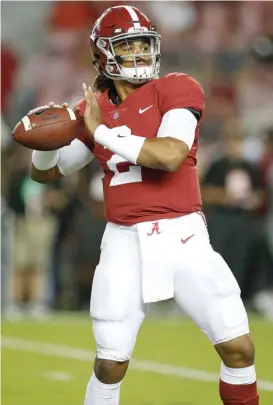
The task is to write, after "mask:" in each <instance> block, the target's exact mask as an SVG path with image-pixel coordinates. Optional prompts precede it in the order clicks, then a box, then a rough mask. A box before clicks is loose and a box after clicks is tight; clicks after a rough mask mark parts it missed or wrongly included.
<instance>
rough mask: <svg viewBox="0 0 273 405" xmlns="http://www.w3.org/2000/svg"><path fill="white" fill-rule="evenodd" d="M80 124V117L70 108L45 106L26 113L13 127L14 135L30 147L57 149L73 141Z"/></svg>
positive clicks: (15, 138)
mask: <svg viewBox="0 0 273 405" xmlns="http://www.w3.org/2000/svg"><path fill="white" fill-rule="evenodd" d="M79 124H80V119H79V117H77V116H76V114H75V112H74V111H73V110H71V109H70V108H66V107H61V106H52V107H50V106H45V107H44V108H42V107H41V108H39V109H36V110H33V111H30V112H29V113H28V114H27V115H25V116H24V117H23V118H22V119H21V121H20V122H18V124H17V125H16V126H15V128H14V129H13V131H12V136H13V139H14V140H15V141H16V142H18V143H19V144H20V145H23V146H25V147H27V148H29V149H35V150H43V151H47V150H55V149H59V148H62V147H63V146H66V145H69V144H70V143H71V142H72V141H73V139H74V138H75V137H76V136H77V129H78V127H79Z"/></svg>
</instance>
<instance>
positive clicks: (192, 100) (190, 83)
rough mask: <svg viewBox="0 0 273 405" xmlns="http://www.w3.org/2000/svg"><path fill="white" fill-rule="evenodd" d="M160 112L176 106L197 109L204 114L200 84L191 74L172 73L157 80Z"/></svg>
mask: <svg viewBox="0 0 273 405" xmlns="http://www.w3.org/2000/svg"><path fill="white" fill-rule="evenodd" d="M157 91H158V102H159V109H160V111H161V114H162V115H164V114H165V113H166V112H168V111H170V110H174V109H177V108H188V109H192V110H197V111H198V112H200V113H201V117H202V116H203V115H204V110H205V97H204V92H203V89H202V87H201V86H200V84H199V83H198V82H197V81H196V80H195V79H194V78H193V77H191V76H188V75H186V74H183V73H172V74H169V75H167V76H164V77H162V78H161V79H159V80H158V82H157Z"/></svg>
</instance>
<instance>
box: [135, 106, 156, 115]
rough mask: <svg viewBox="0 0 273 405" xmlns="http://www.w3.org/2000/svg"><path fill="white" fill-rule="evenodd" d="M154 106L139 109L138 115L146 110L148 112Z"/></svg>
mask: <svg viewBox="0 0 273 405" xmlns="http://www.w3.org/2000/svg"><path fill="white" fill-rule="evenodd" d="M153 106H154V105H149V107H146V108H143V109H142V108H140V109H139V111H138V112H139V114H143V113H144V112H145V111H147V110H149V109H150V108H152V107H153Z"/></svg>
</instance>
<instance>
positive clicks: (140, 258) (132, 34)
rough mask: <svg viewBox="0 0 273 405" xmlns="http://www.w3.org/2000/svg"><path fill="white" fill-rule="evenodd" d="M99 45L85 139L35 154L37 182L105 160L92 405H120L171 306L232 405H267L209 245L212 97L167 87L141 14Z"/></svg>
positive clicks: (114, 20)
mask: <svg viewBox="0 0 273 405" xmlns="http://www.w3.org/2000/svg"><path fill="white" fill-rule="evenodd" d="M90 43H91V54H92V59H93V64H94V66H95V68H96V69H97V70H98V76H97V78H96V80H95V83H94V87H95V89H96V90H97V93H96V94H94V93H93V92H92V89H91V88H90V87H87V86H86V85H83V89H84V99H83V100H82V101H80V102H79V104H78V106H77V107H76V109H75V111H77V113H78V114H79V115H80V116H81V119H82V129H81V133H80V134H79V136H78V138H76V139H75V140H74V141H73V142H72V143H71V145H69V146H65V147H63V148H61V149H60V150H56V151H49V152H39V151H34V152H33V156H32V168H31V176H32V179H34V180H36V181H38V182H50V181H54V180H56V179H58V178H60V177H61V176H63V175H67V174H70V173H72V172H74V171H76V170H79V169H81V168H82V167H84V166H85V165H87V164H88V163H89V162H90V161H91V160H92V159H93V157H94V156H95V157H96V158H97V159H98V160H99V162H100V164H101V167H102V168H103V170H104V178H103V188H104V201H105V213H106V218H107V220H108V224H107V227H106V230H105V233H104V236H103V239H102V242H101V257H100V262H99V265H98V266H97V268H96V271H95V276H94V280H93V287H92V296H91V305H90V313H91V317H92V320H93V331H94V336H95V340H96V344H97V352H96V359H95V364H94V371H93V374H92V376H91V378H90V380H89V383H88V386H87V390H86V397H85V405H118V404H119V395H120V386H121V381H122V379H123V377H124V375H125V373H126V370H127V368H128V365H129V360H130V356H131V354H132V351H133V348H134V345H135V341H136V337H137V334H138V331H139V328H140V326H141V323H142V321H143V319H144V316H145V310H146V306H147V305H148V303H150V302H156V301H160V300H165V299H169V298H174V299H175V301H176V302H177V304H178V305H179V306H180V307H181V309H182V310H183V311H184V312H185V313H186V314H188V315H189V317H190V318H191V319H192V320H193V321H194V322H195V323H196V324H197V325H198V326H199V328H200V329H201V330H202V331H203V332H204V333H205V334H206V335H207V336H208V338H209V339H210V341H211V342H212V344H213V346H214V348H215V350H216V352H217V353H218V355H219V356H220V358H221V371H220V382H219V385H220V396H221V399H222V401H223V403H224V404H225V405H239V404H244V405H258V401H259V400H258V393H257V387H256V374H255V366H254V346H253V343H252V340H251V337H250V335H249V325H248V318H247V314H246V311H245V308H244V305H243V302H242V300H241V297H240V289H239V286H238V284H237V282H236V281H235V278H234V276H233V275H232V272H231V270H230V269H229V267H228V266H227V264H226V263H225V261H224V260H223V258H222V257H221V256H220V255H219V254H218V253H216V252H215V251H214V250H213V248H212V246H211V245H210V241H209V236H208V232H207V228H206V225H205V220H204V216H203V214H202V206H201V198H200V190H199V184H198V176H197V170H196V153H197V148H198V136H199V126H200V123H201V121H202V118H203V116H204V93H203V90H202V88H201V86H200V85H199V84H198V82H196V81H195V80H194V79H193V78H192V77H190V76H188V75H186V74H183V73H172V74H168V75H166V76H163V77H161V78H159V76H158V75H159V69H160V35H159V33H157V31H156V29H155V26H154V25H152V23H151V22H150V20H149V19H148V18H147V17H146V16H145V15H144V14H143V13H142V12H140V11H139V10H138V9H136V8H134V7H131V6H123V5H122V6H117V7H112V8H110V9H108V10H106V11H105V12H104V13H103V14H102V16H101V17H100V18H99V19H98V20H97V22H96V23H95V25H94V28H93V30H92V34H91V37H90ZM181 350H183V348H182V349H181ZM181 395H183V393H181Z"/></svg>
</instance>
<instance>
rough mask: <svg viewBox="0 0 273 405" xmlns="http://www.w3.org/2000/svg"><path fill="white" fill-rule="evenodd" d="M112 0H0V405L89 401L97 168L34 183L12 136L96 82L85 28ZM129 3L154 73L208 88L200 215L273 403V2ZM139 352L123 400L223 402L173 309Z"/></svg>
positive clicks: (156, 317) (158, 310) (151, 404)
mask: <svg viewBox="0 0 273 405" xmlns="http://www.w3.org/2000/svg"><path fill="white" fill-rule="evenodd" d="M117 4H122V2H120V1H116V2H114V1H113V2H109V1H104V2H92V1H86V2H82V1H70V2H65V1H62V2H59V1H33V2H32V1H2V2H1V135H2V136H1V160H2V182H1V186H2V187H1V235H2V244H1V313H2V346H3V350H2V403H3V405H49V404H51V405H70V404H71V405H72V404H73V405H74V404H76V403H77V404H79V403H83V396H84V390H85V384H86V382H87V380H88V378H89V374H90V372H91V367H92V353H90V352H89V350H90V351H91V350H93V351H94V348H95V346H94V342H93V339H92V329H91V322H90V320H89V318H88V307H89V298H90V289H91V284H92V277H93V273H94V269H95V267H96V264H97V262H98V258H99V246H100V239H101V236H102V233H103V230H104V227H105V220H104V214H103V197H102V190H101V172H100V169H99V167H98V166H97V164H96V163H95V162H92V164H91V165H89V167H87V168H85V169H83V170H82V171H81V172H80V173H77V174H75V175H73V176H70V177H67V178H64V179H62V180H61V181H60V182H59V183H56V184H51V185H40V184H37V183H35V182H33V181H32V180H31V179H30V178H29V175H28V169H29V163H30V156H31V151H29V150H27V149H24V148H22V147H20V146H18V145H16V144H15V143H14V142H13V141H12V138H11V131H12V128H13V127H14V125H15V124H16V123H17V122H18V121H19V120H20V119H21V117H22V116H24V115H25V114H26V113H27V112H28V111H29V110H30V109H32V108H34V107H36V106H39V105H44V104H47V103H48V102H49V101H54V102H55V103H57V104H60V103H62V102H64V101H66V102H68V103H69V105H70V106H73V105H74V104H75V103H76V102H77V101H78V100H79V99H80V98H81V97H82V91H81V82H82V81H87V82H89V83H92V81H93V80H94V75H95V72H94V71H93V69H92V65H91V59H90V55H89V50H88V39H89V34H90V29H91V27H92V24H93V22H94V21H95V19H96V18H97V17H98V16H99V15H100V14H101V12H102V11H103V10H104V9H106V8H107V7H109V6H111V5H117ZM130 4H131V5H135V6H136V7H139V8H140V9H141V10H142V11H143V12H145V13H147V14H148V15H149V16H150V18H152V19H153V20H154V21H155V23H156V24H157V28H158V31H159V32H160V33H161V34H162V69H161V74H165V73H168V72H172V71H180V72H181V71H182V72H185V73H188V74H191V75H193V76H194V77H195V78H196V79H197V80H199V81H200V83H201V84H202V86H203V88H204V90H205V94H206V100H207V102H206V116H205V120H204V122H203V125H202V128H201V137H200V150H199V155H198V157H199V162H198V169H199V175H200V181H201V185H202V194H203V201H204V211H205V213H206V216H207V220H208V227H209V230H210V234H211V241H212V244H213V246H214V247H215V249H216V250H218V251H219V252H220V253H221V254H222V255H223V256H224V258H225V259H226V261H227V262H228V263H229V265H230V266H231V268H232V271H233V272H234V274H235V276H236V278H237V280H238V282H239V284H240V287H241V290H242V296H243V299H244V301H245V304H246V306H247V308H248V311H249V314H250V320H251V326H252V331H253V332H252V333H253V336H254V340H255V342H256V347H257V370H258V376H259V379H260V390H261V405H273V322H272V321H273V3H272V2H263V1H257V2H255V1H253V2H252V1H251V2H239V1H235V2H217V1H211V2H210V1H208V2H205V1H192V2H176V1H171V2H164V1H162V2H157V1H153V2H149V1H142V2H130ZM227 196H228V198H227ZM134 358H135V359H137V360H136V361H134V362H133V364H132V369H131V370H130V372H129V374H128V377H126V380H127V381H126V384H125V385H124V390H123V393H122V401H121V403H122V404H123V405H144V404H145V405H175V404H176V405H178V404H180V405H182V404H184V405H216V404H219V399H218V395H217V384H216V381H217V374H218V371H219V360H218V358H217V357H216V355H214V353H213V349H212V348H211V347H210V343H209V342H208V341H207V339H206V338H205V337H204V336H203V335H202V334H201V333H200V332H198V330H197V329H196V327H195V326H194V325H193V324H192V323H191V322H189V321H188V320H187V319H186V318H184V317H183V314H181V313H180V312H179V311H178V309H177V307H176V306H175V305H174V304H173V303H172V302H164V303H160V304H158V305H156V306H154V305H152V306H151V308H150V312H149V315H148V319H147V321H146V323H145V324H144V326H143V328H142V330H141V333H140V337H139V340H138V343H137V347H136V350H135V353H134ZM213 382H214V383H213Z"/></svg>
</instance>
